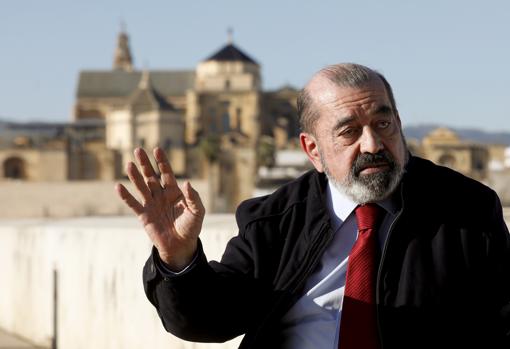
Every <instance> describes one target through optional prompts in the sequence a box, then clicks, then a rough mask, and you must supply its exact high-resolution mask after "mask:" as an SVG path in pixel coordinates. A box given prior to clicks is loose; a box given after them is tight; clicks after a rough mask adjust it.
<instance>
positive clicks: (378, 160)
mask: <svg viewBox="0 0 510 349" xmlns="http://www.w3.org/2000/svg"><path fill="white" fill-rule="evenodd" d="M380 165H386V166H389V168H390V171H391V170H393V168H394V167H395V160H394V159H393V156H392V155H391V154H390V153H389V152H388V151H386V150H381V151H379V152H378V153H375V154H371V153H361V154H359V155H358V156H357V157H356V159H355V160H354V163H353V165H352V169H351V173H352V174H353V175H354V176H356V177H358V176H359V174H360V172H361V171H363V170H364V169H365V168H367V167H373V166H380Z"/></svg>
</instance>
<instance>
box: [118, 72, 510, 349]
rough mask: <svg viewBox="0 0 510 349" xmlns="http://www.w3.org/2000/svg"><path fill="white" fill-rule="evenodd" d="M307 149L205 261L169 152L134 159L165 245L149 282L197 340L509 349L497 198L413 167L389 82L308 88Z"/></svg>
mask: <svg viewBox="0 0 510 349" xmlns="http://www.w3.org/2000/svg"><path fill="white" fill-rule="evenodd" d="M298 113H299V118H300V123H301V127H302V133H301V135H300V141H301V146H302V148H303V150H304V151H305V152H306V154H307V155H308V158H309V159H310V161H311V162H312V163H313V165H314V167H315V170H312V171H309V172H308V173H306V174H304V175H303V176H302V177H300V178H298V179H296V180H294V181H292V182H290V183H288V184H286V185H284V186H282V187H281V188H280V189H279V190H277V191H276V192H275V193H273V194H271V195H269V196H265V197H261V198H254V199H251V200H248V201H246V202H244V203H242V204H241V205H240V206H239V208H238V210H237V214H236V218H237V223H238V226H239V235H238V236H237V237H235V238H233V239H232V240H231V241H230V242H229V243H228V245H227V247H226V250H225V253H224V255H223V257H222V259H221V261H220V262H209V263H208V262H207V260H206V257H205V255H204V253H203V250H202V247H201V244H200V240H199V234H200V230H201V226H202V221H203V218H204V214H205V212H204V208H203V205H202V203H201V201H200V198H199V195H198V193H197V192H196V191H195V190H194V189H193V188H192V187H191V185H190V184H189V183H186V184H184V186H183V187H182V188H179V187H178V186H177V184H176V181H175V178H174V176H173V174H172V170H171V168H170V165H169V163H168V161H167V159H166V158H165V155H164V153H163V151H162V150H161V149H159V148H157V149H155V151H154V157H155V159H156V162H157V164H158V167H159V171H160V173H161V175H160V179H159V178H158V176H157V174H156V172H155V171H154V169H153V168H152V167H151V165H150V162H149V158H148V157H147V155H146V153H145V152H144V151H143V150H141V149H137V150H136V151H135V156H136V159H137V162H138V164H139V166H140V167H141V173H140V171H139V170H138V169H137V167H136V166H135V165H134V164H133V163H131V164H129V166H128V168H127V172H128V175H129V178H130V180H131V181H132V182H133V183H134V185H135V186H136V188H137V189H138V191H139V193H140V195H141V201H138V200H136V199H135V198H134V197H133V196H132V195H131V194H130V193H129V192H128V191H127V190H126V189H125V188H124V187H123V186H121V185H118V186H117V191H118V193H119V195H120V197H121V198H122V199H123V200H124V201H125V202H126V204H127V205H129V206H130V207H131V208H132V209H133V211H134V212H135V214H136V215H138V217H139V218H140V220H141V221H142V223H143V225H144V228H145V230H146V232H147V234H148V235H149V237H150V239H151V240H152V242H153V244H154V249H153V252H152V255H151V256H150V258H149V260H148V261H147V264H146V266H145V268H144V286H145V292H146V294H147V297H148V298H149V300H150V301H151V302H152V304H154V306H155V307H156V308H157V310H158V314H159V315H160V317H161V319H162V321H163V325H164V326H165V328H166V329H167V330H168V331H170V332H171V333H173V334H175V335H176V336H179V337H181V338H183V339H186V340H191V341H205V342H221V341H225V340H228V339H231V338H233V337H235V336H238V335H241V334H245V336H244V339H243V342H242V344H241V347H242V348H313V349H320V348H341V349H349V348H361V349H368V348H382V347H384V348H439V347H451V348H467V347H473V346H478V347H480V348H482V347H483V348H509V347H510V238H509V234H508V230H507V227H506V225H505V223H504V221H503V217H502V209H501V205H500V202H499V199H498V197H497V195H496V194H495V193H494V192H493V191H492V190H491V189H489V188H487V187H485V186H483V185H482V184H480V183H478V182H476V181H474V180H472V179H469V178H466V177H464V176H462V175H461V174H459V173H456V172H454V171H452V170H450V169H447V168H444V167H439V166H436V165H434V164H432V163H431V162H429V161H426V160H423V159H420V158H417V157H413V156H411V155H410V154H409V153H408V151H407V149H406V143H405V140H404V136H403V134H402V126H401V122H400V116H399V114H398V111H397V107H396V104H395V100H394V97H393V93H392V90H391V87H390V85H389V84H388V82H387V81H386V79H385V78H384V77H383V76H382V75H381V74H379V73H377V72H375V71H373V70H371V69H369V68H367V67H364V66H360V65H356V64H338V65H333V66H330V67H326V68H324V69H322V70H321V71H319V72H318V73H317V74H316V75H315V76H314V77H313V78H312V79H311V81H310V82H309V83H308V84H307V85H306V87H305V88H304V89H303V91H302V92H301V94H300V96H299V99H298Z"/></svg>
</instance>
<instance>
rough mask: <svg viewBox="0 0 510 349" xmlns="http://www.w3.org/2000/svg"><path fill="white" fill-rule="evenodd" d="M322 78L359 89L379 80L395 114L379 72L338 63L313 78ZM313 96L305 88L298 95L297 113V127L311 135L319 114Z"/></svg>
mask: <svg viewBox="0 0 510 349" xmlns="http://www.w3.org/2000/svg"><path fill="white" fill-rule="evenodd" d="M319 75H320V76H323V77H325V78H326V79H328V80H329V81H330V82H332V83H334V84H336V85H337V86H341V87H350V88H361V87H364V86H366V85H367V84H368V83H370V82H372V81H374V80H377V79H380V80H381V81H382V82H383V84H384V87H385V89H386V93H387V94H388V98H389V100H390V103H391V107H392V109H393V111H394V112H395V113H397V105H396V103H395V98H394V96H393V91H392V89H391V86H390V84H389V83H388V81H387V80H386V78H385V77H384V76H383V75H382V74H381V73H379V72H377V71H375V70H372V69H370V68H368V67H365V66H363V65H360V64H354V63H340V64H334V65H330V66H327V67H325V68H323V69H321V70H320V71H319V72H318V73H317V74H316V75H315V76H319ZM313 102H314V100H313V96H312V95H311V94H310V92H309V91H308V90H307V87H306V86H305V87H304V88H303V89H302V90H301V91H300V92H299V94H298V98H297V112H298V118H299V125H300V127H301V130H302V131H303V132H309V133H313V130H314V126H315V122H316V121H317V119H318V118H319V112H318V111H317V109H316V108H314V105H313Z"/></svg>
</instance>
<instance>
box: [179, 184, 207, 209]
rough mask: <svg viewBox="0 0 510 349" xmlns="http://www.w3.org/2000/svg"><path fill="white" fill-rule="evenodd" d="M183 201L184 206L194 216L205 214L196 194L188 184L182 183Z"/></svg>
mask: <svg viewBox="0 0 510 349" xmlns="http://www.w3.org/2000/svg"><path fill="white" fill-rule="evenodd" d="M183 189H184V190H183V194H184V199H185V200H186V206H188V209H189V210H190V211H191V213H193V214H194V215H196V216H203V215H204V214H205V208H204V205H203V204H202V200H201V199H200V195H199V194H198V192H197V191H196V190H195V189H193V187H192V186H191V184H190V182H187V181H186V183H184V188H183Z"/></svg>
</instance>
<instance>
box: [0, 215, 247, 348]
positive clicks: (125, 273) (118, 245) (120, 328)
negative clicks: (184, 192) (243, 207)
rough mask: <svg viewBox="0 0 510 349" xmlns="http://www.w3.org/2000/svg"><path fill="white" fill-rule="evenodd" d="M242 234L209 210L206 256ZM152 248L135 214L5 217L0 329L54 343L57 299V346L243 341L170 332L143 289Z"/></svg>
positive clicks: (0, 243)
mask: <svg viewBox="0 0 510 349" xmlns="http://www.w3.org/2000/svg"><path fill="white" fill-rule="evenodd" d="M236 233H237V227H236V225H235V221H234V217H233V216H232V215H209V216H208V217H207V218H206V221H205V224H204V231H203V232H202V235H201V237H202V240H203V244H204V249H205V251H206V254H207V256H208V257H209V258H211V259H219V258H220V257H221V253H222V252H223V249H224V247H225V245H226V243H227V241H228V240H229V239H230V238H231V237H232V236H233V235H234V234H236ZM150 250H151V244H150V242H149V239H148V238H147V237H146V236H145V233H144V231H143V229H142V228H141V226H140V224H139V222H138V221H137V219H136V218H129V217H110V218H104V217H103V218H101V217H99V218H98V217H90V218H81V219H80V218H75V219H69V220H54V221H49V220H36V219H32V220H23V221H20V220H18V221H7V220H4V221H0V275H2V287H0V309H1V311H0V328H3V329H5V330H6V331H8V332H12V333H14V334H17V335H19V336H21V337H24V338H27V339H29V340H30V341H32V342H34V344H37V345H40V346H45V347H50V346H51V341H52V338H53V333H54V327H53V319H54V311H53V309H54V306H55V305H56V309H57V312H56V314H57V324H58V325H57V344H58V348H59V349H90V348H95V349H118V348H123V349H140V348H152V349H159V348H161V349H168V348H172V349H181V348H182V349H191V348H193V349H195V348H196V349H199V348H204V349H205V348H237V346H238V345H239V341H240V339H236V340H233V341H231V342H228V343H226V344H195V343H190V342H184V341H182V340H180V339H178V338H176V337H174V336H172V335H170V334H168V333H166V332H165V330H164V328H163V326H162V324H161V321H160V320H159V318H158V316H157V314H156V311H155V309H154V308H153V306H152V305H151V304H150V303H149V301H148V300H147V298H146V297H145V294H144V292H143V285H142V277H141V275H142V267H143V265H144V263H145V260H146V259H147V257H148V256H149V253H150ZM54 271H56V275H57V282H56V285H57V286H56V290H57V294H58V297H57V298H58V299H57V301H56V302H54V300H53V299H54V280H53V277H54Z"/></svg>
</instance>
